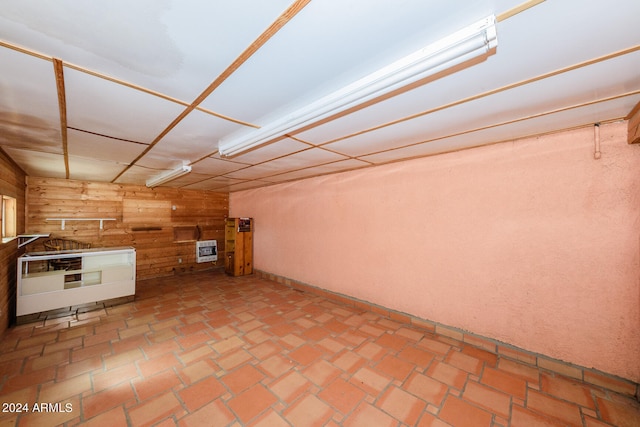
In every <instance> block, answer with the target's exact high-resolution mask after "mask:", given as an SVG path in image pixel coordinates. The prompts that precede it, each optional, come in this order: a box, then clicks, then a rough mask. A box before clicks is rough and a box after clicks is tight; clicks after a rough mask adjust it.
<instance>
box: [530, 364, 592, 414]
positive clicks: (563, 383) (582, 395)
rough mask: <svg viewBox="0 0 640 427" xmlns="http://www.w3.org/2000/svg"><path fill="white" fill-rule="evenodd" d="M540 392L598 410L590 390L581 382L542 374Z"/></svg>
mask: <svg viewBox="0 0 640 427" xmlns="http://www.w3.org/2000/svg"><path fill="white" fill-rule="evenodd" d="M540 385H541V387H540V390H541V391H542V392H544V393H547V394H550V395H552V396H555V397H557V398H560V399H563V400H568V401H569V402H573V403H576V404H578V405H580V406H584V407H585V408H590V409H596V405H595V402H594V400H593V397H592V396H591V391H590V390H589V388H588V387H587V386H586V385H584V383H581V382H579V381H576V380H573V379H570V378H566V377H561V376H555V375H550V374H548V373H546V372H544V373H542V375H541V380H540Z"/></svg>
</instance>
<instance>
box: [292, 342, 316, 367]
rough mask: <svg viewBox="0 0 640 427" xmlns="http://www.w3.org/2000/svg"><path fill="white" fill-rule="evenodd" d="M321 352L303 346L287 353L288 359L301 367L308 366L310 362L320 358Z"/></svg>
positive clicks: (308, 346) (307, 345) (306, 345)
mask: <svg viewBox="0 0 640 427" xmlns="http://www.w3.org/2000/svg"><path fill="white" fill-rule="evenodd" d="M322 354H323V353H322V351H321V350H319V349H317V348H315V347H313V346H311V345H309V344H305V345H303V346H301V347H299V348H297V349H295V350H293V351H291V352H290V353H289V358H290V359H292V360H293V361H295V362H297V363H299V364H301V365H310V364H311V363H312V362H314V361H316V360H318V359H319V358H320V357H322Z"/></svg>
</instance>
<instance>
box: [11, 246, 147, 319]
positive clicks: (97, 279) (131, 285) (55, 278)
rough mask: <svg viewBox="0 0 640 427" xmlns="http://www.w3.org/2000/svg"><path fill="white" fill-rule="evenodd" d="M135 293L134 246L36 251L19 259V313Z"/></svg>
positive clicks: (37, 311) (23, 313) (17, 309)
mask: <svg viewBox="0 0 640 427" xmlns="http://www.w3.org/2000/svg"><path fill="white" fill-rule="evenodd" d="M60 266H63V267H64V269H58V268H61V267H60ZM135 293H136V251H135V249H133V248H97V249H83V250H72V251H64V252H34V253H29V254H25V255H23V256H21V257H20V258H18V289H17V292H16V295H17V304H16V314H17V315H18V316H23V315H25V314H31V313H40V312H42V311H48V310H54V309H57V308H63V307H71V306H74V305H79V304H86V303H91V302H97V301H103V300H107V299H111V298H119V297H124V296H129V295H135Z"/></svg>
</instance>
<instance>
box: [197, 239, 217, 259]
mask: <svg viewBox="0 0 640 427" xmlns="http://www.w3.org/2000/svg"><path fill="white" fill-rule="evenodd" d="M217 260H218V242H217V241H216V240H199V241H197V242H196V261H197V262H211V261H217Z"/></svg>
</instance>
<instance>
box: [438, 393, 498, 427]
mask: <svg viewBox="0 0 640 427" xmlns="http://www.w3.org/2000/svg"><path fill="white" fill-rule="evenodd" d="M438 417H439V418H440V419H442V420H443V421H445V422H447V423H449V424H451V425H453V426H469V427H472V426H473V427H475V426H478V427H480V426H487V427H489V426H491V419H492V416H491V414H490V413H489V412H487V411H485V410H483V409H480V408H478V407H477V406H473V405H471V404H469V403H467V402H465V401H463V400H461V399H459V398H457V397H455V396H448V397H447V399H446V400H445V401H444V404H443V405H442V409H441V410H440V413H439V414H438Z"/></svg>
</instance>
